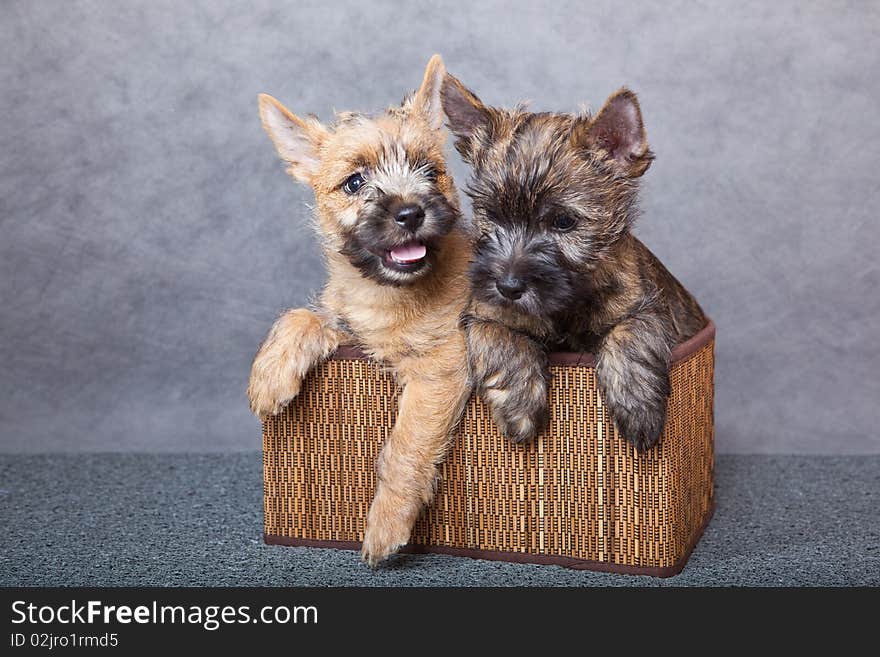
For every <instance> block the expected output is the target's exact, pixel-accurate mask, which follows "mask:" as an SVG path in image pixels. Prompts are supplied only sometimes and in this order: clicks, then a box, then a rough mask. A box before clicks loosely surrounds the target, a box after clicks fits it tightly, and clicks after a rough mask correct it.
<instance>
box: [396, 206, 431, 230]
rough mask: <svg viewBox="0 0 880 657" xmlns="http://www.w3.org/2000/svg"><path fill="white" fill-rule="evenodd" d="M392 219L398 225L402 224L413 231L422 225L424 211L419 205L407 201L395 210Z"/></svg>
mask: <svg viewBox="0 0 880 657" xmlns="http://www.w3.org/2000/svg"><path fill="white" fill-rule="evenodd" d="M394 221H396V222H397V224H398V225H399V226H403V227H404V228H406V229H407V230H409V231H411V232H415V230H416V229H418V227H419V226H421V225H422V222H424V221H425V211H424V210H423V209H422V206H421V205H416V204H415V203H407V204H406V205H401V206H400V207H399V208H398V209H397V212H396V213H395V215H394Z"/></svg>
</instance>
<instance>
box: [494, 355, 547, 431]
mask: <svg viewBox="0 0 880 657" xmlns="http://www.w3.org/2000/svg"><path fill="white" fill-rule="evenodd" d="M530 365H531V366H526V367H525V370H524V371H521V372H520V373H518V374H517V375H507V376H498V377H496V376H490V377H489V378H487V379H486V382H485V384H484V385H483V389H482V393H481V395H482V397H483V399H484V400H485V401H486V403H487V404H489V407H490V408H491V409H492V418H493V419H494V420H495V424H497V425H498V429H499V430H500V431H501V433H502V435H504V437H505V438H507V439H508V440H510V441H512V442H514V443H527V442H530V441H532V440H534V439H535V436H537V435H538V434H539V433H541V432H542V431H543V430H544V429H545V428H546V426H547V422H548V421H549V419H550V408H549V403H548V401H547V375H546V374H545V373H544V371H543V369H542V368H541V367H540V366H538V365H537V364H530Z"/></svg>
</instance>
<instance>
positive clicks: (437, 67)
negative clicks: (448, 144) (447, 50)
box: [413, 55, 446, 130]
mask: <svg viewBox="0 0 880 657" xmlns="http://www.w3.org/2000/svg"><path fill="white" fill-rule="evenodd" d="M445 75H446V66H445V65H444V64H443V59H442V58H441V57H440V55H434V56H433V57H431V60H430V61H429V62H428V66H427V68H425V78H424V79H423V80H422V86H421V87H419V90H418V91H417V92H416V94H415V96H414V97H413V108H414V109H415V110H416V111H417V112H420V113H421V114H422V116H424V117H425V119H426V120H427V121H428V125H429V126H431V129H432V130H439V129H440V128H442V127H443V106H442V105H441V103H440V88H441V87H442V86H443V78H444V76H445Z"/></svg>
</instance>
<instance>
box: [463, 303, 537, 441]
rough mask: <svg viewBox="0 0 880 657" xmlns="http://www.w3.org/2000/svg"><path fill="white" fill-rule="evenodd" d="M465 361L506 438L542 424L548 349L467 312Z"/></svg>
mask: <svg viewBox="0 0 880 657" xmlns="http://www.w3.org/2000/svg"><path fill="white" fill-rule="evenodd" d="M465 335H466V339H467V350H468V361H469V363H470V367H471V376H472V377H473V380H474V383H475V385H476V389H477V392H478V393H479V395H480V397H482V398H483V401H485V402H486V403H487V404H488V405H489V408H490V409H491V411H492V418H493V419H494V420H495V423H496V424H497V425H498V428H499V429H500V430H501V433H502V434H504V436H506V437H507V438H508V439H509V440H512V441H513V442H515V443H522V442H527V441H530V440H532V439H533V438H534V437H535V436H536V435H538V434H539V433H540V432H541V431H543V430H544V428H545V427H546V426H547V421H548V419H549V409H548V401H547V385H548V382H549V380H550V370H549V368H548V363H547V353H546V351H545V349H544V347H543V346H542V345H541V344H540V343H538V342H537V341H536V340H534V339H532V338H531V337H529V336H528V335H526V334H524V333H520V332H517V331H513V330H511V329H509V328H507V327H506V326H504V325H503V324H499V323H498V322H493V321H489V320H481V319H476V318H469V319H468V320H467V321H466V323H465Z"/></svg>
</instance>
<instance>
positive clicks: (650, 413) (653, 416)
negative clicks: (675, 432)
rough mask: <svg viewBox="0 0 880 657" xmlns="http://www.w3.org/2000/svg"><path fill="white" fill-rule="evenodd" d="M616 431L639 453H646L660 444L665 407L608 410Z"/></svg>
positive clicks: (664, 421)
mask: <svg viewBox="0 0 880 657" xmlns="http://www.w3.org/2000/svg"><path fill="white" fill-rule="evenodd" d="M609 410H610V411H611V416H612V418H613V419H614V424H615V425H616V426H617V431H618V433H620V435H622V436H623V437H624V438H626V439H627V440H628V441H629V442H631V443H632V444H633V445H635V448H636V449H637V450H638V451H639V452H646V451H647V450H649V449H651V448H652V447H653V446H654V445H656V444H657V443H658V442H660V437H661V436H662V435H663V429H664V427H665V426H666V407H665V406H663V408H662V409H659V408H654V409H652V408H649V407H642V408H634V409H627V408H609Z"/></svg>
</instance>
